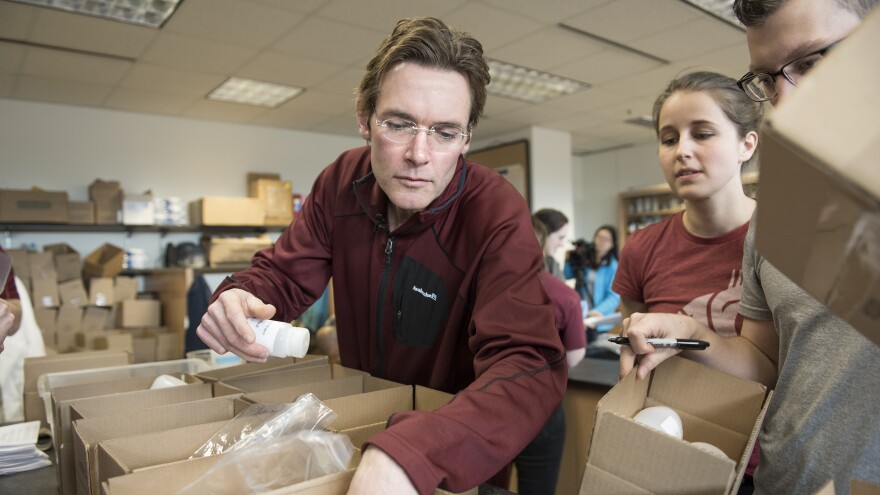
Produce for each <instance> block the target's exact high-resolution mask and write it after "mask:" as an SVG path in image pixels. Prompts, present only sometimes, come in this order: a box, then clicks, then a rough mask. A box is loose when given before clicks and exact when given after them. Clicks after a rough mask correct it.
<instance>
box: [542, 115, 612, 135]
mask: <svg viewBox="0 0 880 495" xmlns="http://www.w3.org/2000/svg"><path fill="white" fill-rule="evenodd" d="M607 121H608V119H607V117H603V116H600V115H599V114H597V113H595V112H579V113H577V114H575V115H570V116H568V117H563V118H559V119H555V120H552V121H550V122H548V124H549V127H551V128H553V129H561V130H563V131H569V132H576V131H582V130H584V129H588V128H590V127H593V126H596V125H599V124H602V123H604V122H607Z"/></svg>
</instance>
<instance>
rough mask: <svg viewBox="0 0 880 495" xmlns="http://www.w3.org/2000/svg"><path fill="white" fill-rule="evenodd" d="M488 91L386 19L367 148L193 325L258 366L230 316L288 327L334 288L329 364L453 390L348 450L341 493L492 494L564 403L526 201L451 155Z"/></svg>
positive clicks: (364, 115) (328, 177)
mask: <svg viewBox="0 0 880 495" xmlns="http://www.w3.org/2000/svg"><path fill="white" fill-rule="evenodd" d="M489 79H490V76H489V67H488V64H487V62H486V59H485V58H484V56H483V50H482V46H481V45H480V43H479V41H477V40H476V39H474V38H473V37H471V36H470V35H468V34H467V33H464V32H462V31H459V30H457V29H453V28H450V27H448V26H447V25H446V24H445V23H443V22H442V21H440V20H439V19H435V18H414V19H404V20H401V21H400V22H398V24H397V26H396V28H395V29H394V31H393V32H392V33H391V35H390V36H389V37H388V38H386V39H385V40H384V41H383V43H382V44H381V46H380V47H379V49H378V50H377V52H376V54H375V56H374V57H373V58H372V59H371V60H370V61H369V63H368V65H367V70H366V73H365V75H364V77H363V79H362V81H361V83H360V86H359V88H358V90H357V98H356V118H357V123H358V127H359V130H360V134H361V136H362V137H363V138H364V139H366V140H367V144H368V145H367V146H365V147H362V148H357V149H353V150H349V151H345V152H343V153H342V154H341V155H340V157H339V158H338V159H337V160H336V161H335V162H333V163H331V164H330V165H329V166H327V168H325V169H324V170H323V171H322V172H321V173H320V174H319V176H318V177H317V179H316V180H315V182H314V184H313V186H312V190H311V193H310V194H309V195H308V197H307V198H306V200H305V201H304V203H303V206H302V209H301V211H300V213H299V215H297V217H296V219H295V220H294V221H293V223H292V224H291V226H290V227H289V228H288V229H287V230H285V232H284V233H283V234H282V235H281V236H280V237H279V238H278V240H277V241H276V242H275V244H274V246H273V247H270V248H267V249H265V250H263V251H261V252H259V253H257V254H256V255H255V256H254V258H253V261H252V264H251V267H250V268H248V269H247V270H244V271H241V272H238V273H236V274H235V275H234V277H230V278H228V279H227V280H226V281H225V282H223V283H221V285H220V286H219V287H218V289H217V291H215V293H214V301H213V302H212V303H211V305H210V306H209V307H208V310H207V312H206V313H205V315H204V316H203V317H202V321H201V325H200V326H199V329H198V335H199V336H200V338H202V339H203V340H204V341H205V343H206V344H208V345H209V346H210V347H211V348H212V349H213V350H214V351H216V352H218V353H224V352H226V351H232V352H234V353H235V354H237V355H239V356H241V357H243V358H245V359H246V360H248V361H257V362H259V361H265V360H266V358H267V357H268V349H266V348H265V347H263V346H260V345H259V344H256V343H255V342H254V333H253V331H252V330H251V328H250V326H248V324H247V321H246V317H249V316H253V317H257V318H274V319H277V320H280V321H290V320H292V319H293V318H294V317H295V316H296V315H298V314H300V313H302V312H303V311H304V310H305V309H306V308H307V307H309V306H310V305H311V304H312V303H313V302H314V301H315V300H316V299H317V298H318V297H320V295H321V294H322V292H323V291H324V288H325V287H326V286H327V283H328V280H330V279H331V277H332V281H333V282H332V283H333V294H334V307H335V315H336V333H337V339H338V345H339V358H340V360H341V362H342V364H343V365H344V366H347V367H350V368H355V369H359V370H363V371H367V372H369V373H370V374H372V375H373V376H377V377H380V378H384V379H388V380H392V381H396V382H400V383H405V384H418V385H422V386H425V387H429V388H433V389H437V390H441V391H445V392H449V393H453V394H455V398H454V399H452V401H451V402H450V403H449V404H447V405H445V406H443V407H441V408H439V409H438V410H436V411H433V412H423V411H406V412H398V413H396V414H394V415H393V416H392V417H391V418H390V419H389V421H388V424H387V428H386V429H385V430H384V431H382V432H380V433H377V434H376V435H374V436H373V437H371V438H370V439H368V440H367V442H366V443H365V444H364V445H363V446H362V447H363V455H362V457H361V460H360V463H359V465H358V468H357V471H356V472H355V474H354V477H353V479H352V483H351V487H350V488H349V492H348V493H350V494H362V493H394V494H409V493H416V492H418V493H422V494H428V493H432V492H433V491H434V490H435V488H437V487H438V486H442V487H443V488H444V489H447V490H451V491H464V490H467V489H470V488H472V487H474V486H477V485H480V484H483V483H485V482H486V481H487V480H489V479H493V483H494V484H500V485H502V486H506V485H507V482H508V479H509V466H510V463H511V461H512V460H513V459H514V457H516V455H517V454H518V453H519V452H521V451H522V449H523V448H524V447H525V446H526V445H527V444H528V443H529V442H530V441H531V440H532V439H533V438H534V437H535V435H536V434H537V433H538V432H539V431H540V429H541V427H542V426H543V425H544V424H545V423H546V422H547V419H548V418H549V417H550V415H551V413H553V411H555V410H556V408H557V406H558V405H559V404H560V402H561V401H562V397H563V394H564V391H565V387H566V380H567V376H568V367H567V366H566V355H565V352H564V348H563V346H562V342H561V341H560V338H559V333H558V332H557V331H556V327H555V325H554V306H553V302H552V301H551V300H550V298H549V297H548V296H547V292H546V291H545V290H544V288H543V286H542V285H541V281H540V279H539V277H538V272H539V270H541V269H542V267H543V255H542V253H541V250H540V247H539V246H538V244H537V243H536V242H535V233H534V230H533V229H532V227H531V225H530V220H531V218H530V217H531V215H530V214H529V210H528V205H527V204H526V201H525V199H524V198H523V197H522V195H520V194H519V193H518V192H517V191H516V190H515V189H514V188H512V187H511V186H510V184H509V183H508V182H507V181H506V180H505V179H504V178H503V177H502V176H501V175H499V174H498V173H497V172H496V171H494V170H492V169H490V168H488V167H484V166H481V165H478V164H475V163H472V162H470V161H468V160H465V159H464V153H466V152H467V150H468V147H469V145H470V142H471V132H472V130H473V128H474V127H475V126H476V125H477V122H478V120H479V117H480V115H481V114H482V111H483V108H484V106H485V102H486V85H487V84H488V83H489ZM495 475H498V476H495Z"/></svg>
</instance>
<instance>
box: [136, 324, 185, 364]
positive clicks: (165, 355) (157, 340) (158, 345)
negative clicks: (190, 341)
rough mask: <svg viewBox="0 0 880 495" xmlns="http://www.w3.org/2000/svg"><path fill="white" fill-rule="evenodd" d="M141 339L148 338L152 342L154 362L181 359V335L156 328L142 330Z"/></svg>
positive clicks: (163, 328)
mask: <svg viewBox="0 0 880 495" xmlns="http://www.w3.org/2000/svg"><path fill="white" fill-rule="evenodd" d="M143 337H144V338H150V339H152V340H153V342H154V347H155V349H154V354H155V358H153V360H154V361H168V360H171V359H180V358H182V357H183V335H181V334H178V333H174V332H169V331H168V329H167V328H165V327H157V328H147V329H144V333H143ZM135 352H137V349H135Z"/></svg>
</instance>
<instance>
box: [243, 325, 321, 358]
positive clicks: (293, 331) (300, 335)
mask: <svg viewBox="0 0 880 495" xmlns="http://www.w3.org/2000/svg"><path fill="white" fill-rule="evenodd" d="M247 321H248V325H250V326H251V328H253V329H254V335H255V336H256V341H257V344H260V345H261V346H263V347H265V348H266V349H269V355H270V356H275V357H291V356H292V357H298V358H300V357H303V356H305V355H306V353H307V352H308V351H309V339H310V336H311V335H310V333H309V330H308V329H307V328H302V327H295V326H293V325H291V324H290V323H284V322H283V321H274V320H261V319H259V318H248V319H247Z"/></svg>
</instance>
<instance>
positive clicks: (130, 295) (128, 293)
mask: <svg viewBox="0 0 880 495" xmlns="http://www.w3.org/2000/svg"><path fill="white" fill-rule="evenodd" d="M128 299H137V280H135V279H134V277H116V278H115V279H114V284H113V300H114V301H117V302H118V301H126V300H128Z"/></svg>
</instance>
